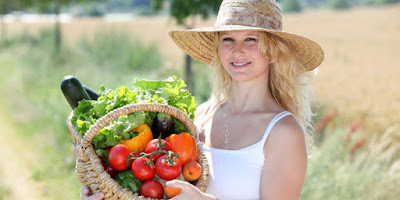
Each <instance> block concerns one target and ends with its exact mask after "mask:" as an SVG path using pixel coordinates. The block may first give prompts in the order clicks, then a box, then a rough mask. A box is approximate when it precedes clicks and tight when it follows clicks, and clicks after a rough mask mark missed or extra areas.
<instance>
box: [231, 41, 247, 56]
mask: <svg viewBox="0 0 400 200" xmlns="http://www.w3.org/2000/svg"><path fill="white" fill-rule="evenodd" d="M244 52H245V51H244V48H243V43H242V42H235V44H234V46H233V53H234V54H236V55H243V54H244Z"/></svg>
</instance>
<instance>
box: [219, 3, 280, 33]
mask: <svg viewBox="0 0 400 200" xmlns="http://www.w3.org/2000/svg"><path fill="white" fill-rule="evenodd" d="M225 25H240V26H249V27H257V28H264V29H269V30H276V31H282V14H281V9H280V8H279V5H278V4H277V2H276V1H275V0H224V1H222V4H221V6H220V9H219V11H218V16H217V20H216V22H215V24H214V26H216V27H220V26H225Z"/></svg>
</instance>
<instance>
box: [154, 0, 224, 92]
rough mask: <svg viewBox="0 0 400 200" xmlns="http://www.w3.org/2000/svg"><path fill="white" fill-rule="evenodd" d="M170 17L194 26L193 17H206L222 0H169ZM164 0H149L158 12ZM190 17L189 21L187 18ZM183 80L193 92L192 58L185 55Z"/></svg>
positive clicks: (181, 24) (186, 26)
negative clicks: (189, 21)
mask: <svg viewBox="0 0 400 200" xmlns="http://www.w3.org/2000/svg"><path fill="white" fill-rule="evenodd" d="M169 2H170V10H169V12H170V13H169V14H170V17H172V18H173V19H175V20H176V22H177V23H178V25H180V26H183V27H184V28H185V29H190V28H194V22H195V20H194V18H195V17H196V16H198V15H200V16H201V17H202V18H203V19H207V18H208V17H209V16H210V15H211V14H215V13H217V12H218V9H219V6H220V5H221V2H222V0H170V1H169ZM163 3H164V0H151V6H152V8H153V10H154V11H156V12H158V11H160V10H162V9H163ZM189 17H190V18H191V23H188V21H187V19H188V18H189ZM185 82H186V84H187V86H188V89H189V90H190V91H191V93H193V94H195V85H194V78H193V70H192V59H191V57H190V56H189V55H185Z"/></svg>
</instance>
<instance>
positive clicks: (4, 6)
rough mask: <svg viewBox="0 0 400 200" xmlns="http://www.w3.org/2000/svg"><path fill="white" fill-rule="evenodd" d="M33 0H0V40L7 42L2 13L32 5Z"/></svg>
mask: <svg viewBox="0 0 400 200" xmlns="http://www.w3.org/2000/svg"><path fill="white" fill-rule="evenodd" d="M32 3H33V0H18V1H16V0H0V15H1V19H0V21H1V41H4V42H7V30H6V26H5V22H4V15H6V14H8V13H10V12H11V11H14V10H20V9H24V8H27V7H30V6H32Z"/></svg>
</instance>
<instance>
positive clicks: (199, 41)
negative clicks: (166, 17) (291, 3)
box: [169, 0, 324, 70]
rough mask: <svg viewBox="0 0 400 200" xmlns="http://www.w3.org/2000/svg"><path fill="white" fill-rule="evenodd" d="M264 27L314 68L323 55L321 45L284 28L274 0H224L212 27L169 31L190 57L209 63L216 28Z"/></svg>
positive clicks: (218, 29)
mask: <svg viewBox="0 0 400 200" xmlns="http://www.w3.org/2000/svg"><path fill="white" fill-rule="evenodd" d="M235 30H246V31H265V32H268V33H271V34H273V35H276V36H278V37H279V38H281V39H283V40H284V41H286V43H287V44H288V45H289V46H290V47H291V48H292V50H293V51H294V53H295V56H296V58H297V59H298V61H299V62H300V63H301V64H302V65H303V66H304V67H305V68H306V69H307V70H313V69H314V68H316V67H318V66H319V65H320V64H321V63H322V60H323V59H324V52H323V50H322V48H321V47H320V46H319V45H318V44H317V43H315V42H313V41H311V40H310V39H307V38H305V37H302V36H299V35H295V34H292V33H287V32H284V31H282V15H281V10H280V8H279V5H278V4H277V3H276V1H275V0H224V1H223V2H222V4H221V6H220V9H219V12H218V16H217V20H216V22H215V24H214V26H213V27H204V28H197V29H189V30H186V31H170V32H169V36H170V37H171V38H172V39H173V41H174V42H175V43H176V44H177V45H178V47H180V48H181V49H182V50H183V51H184V52H186V53H187V54H188V55H190V56H191V57H193V58H195V59H196V60H199V61H201V62H203V63H206V64H210V62H211V61H212V60H213V56H214V55H213V45H214V39H215V38H214V34H213V33H214V32H219V31H235Z"/></svg>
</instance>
